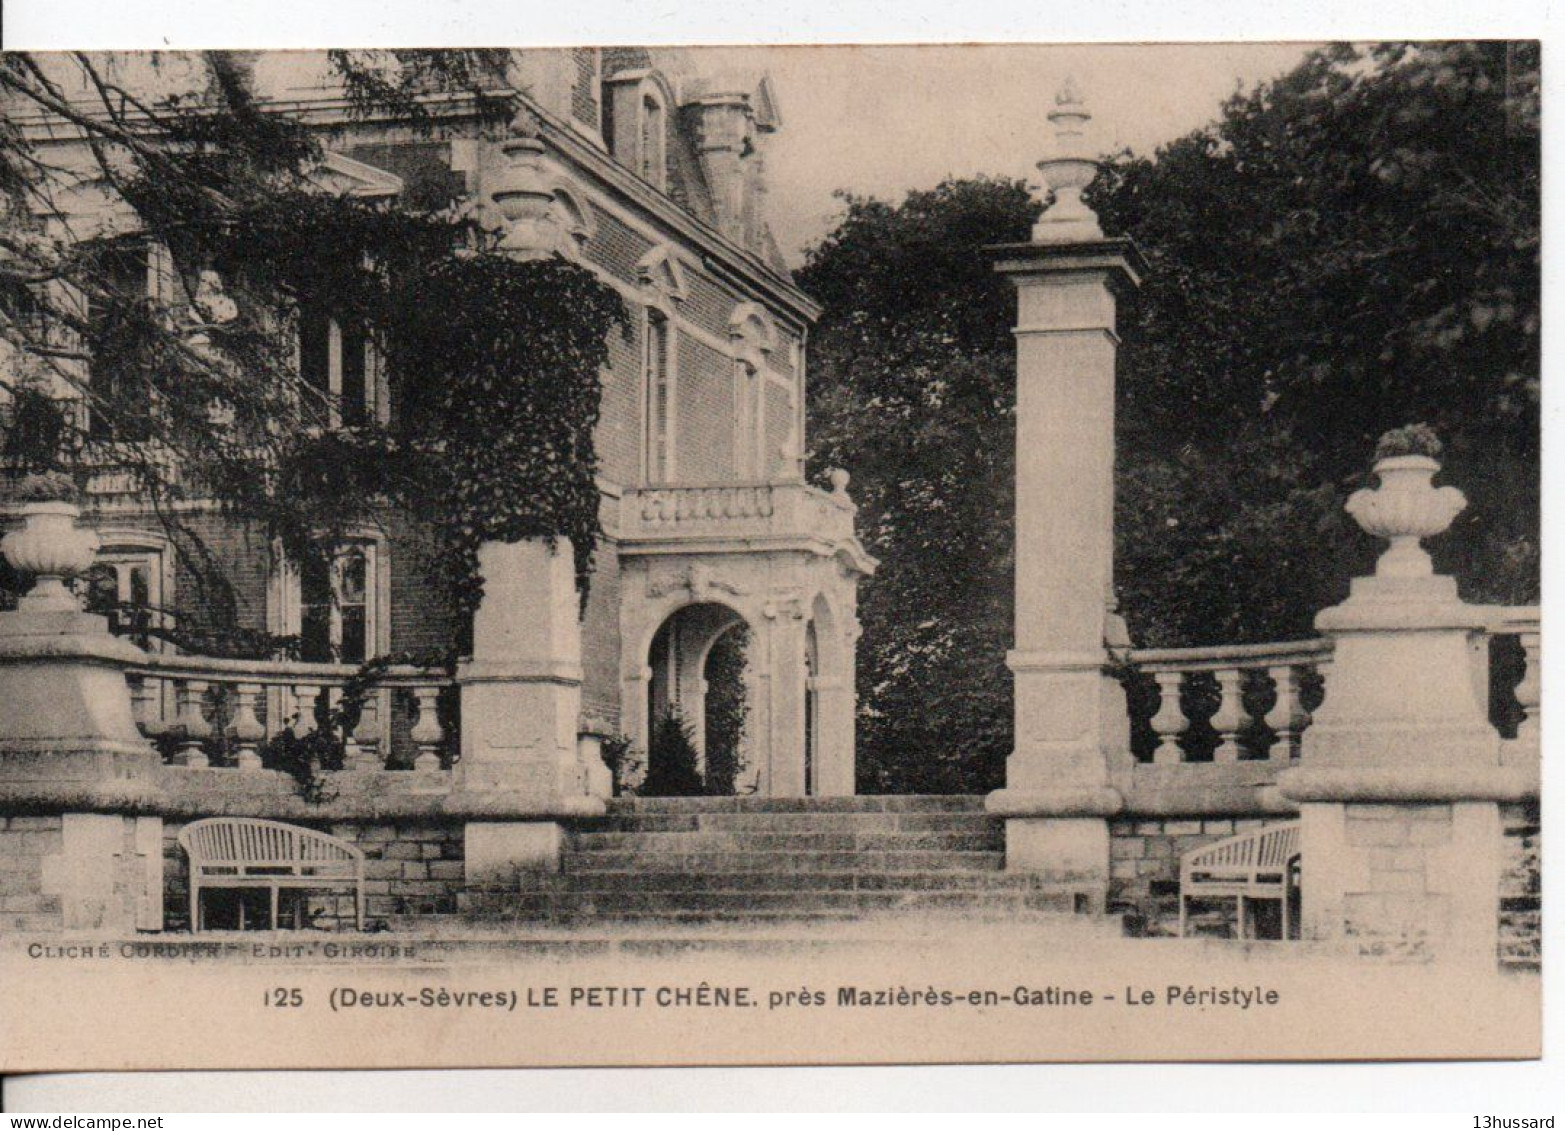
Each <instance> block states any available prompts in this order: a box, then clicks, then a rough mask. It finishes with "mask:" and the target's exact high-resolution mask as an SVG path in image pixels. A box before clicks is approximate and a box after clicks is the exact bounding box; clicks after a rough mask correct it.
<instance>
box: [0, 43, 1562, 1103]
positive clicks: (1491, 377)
mask: <svg viewBox="0 0 1565 1131" xmlns="http://www.w3.org/2000/svg"><path fill="white" fill-rule="evenodd" d="M1132 38H1133V37H1132ZM1542 56H1543V48H1542V44H1541V43H1540V42H1539V41H1538V40H1536V39H1526V38H1495V39H1439V40H1436V39H1402V40H1390V39H1386V40H1374V41H1359V40H1352V41H1325V40H1322V41H1311V42H1302V41H1300V42H1262V41H1247V42H1183V43H1160V42H1124V43H1060V44H1048V43H1042V42H1035V43H1022V42H1016V43H984V44H960V45H959V44H955V43H930V44H923V45H913V44H883V45H872V44H858V45H844V44H832V45H825V44H823V45H798V44H790V45H776V46H764V45H744V46H671V45H660V44H653V45H649V46H634V45H617V46H615V45H605V46H590V45H560V46H538V47H506V46H492V47H478V48H456V47H430V48H417V47H384V48H350V47H320V48H311V47H309V46H308V43H307V42H301V44H300V46H299V47H298V48H296V49H288V50H275V49H274V50H257V49H238V48H203V49H195V48H192V49H184V48H179V49H168V50H156V51H154V50H128V49H127V50H83V51H68V50H61V51H30V50H8V51H6V52H4V53H0V530H3V535H4V536H3V540H0V1069H3V1070H5V1071H13V1072H35V1071H65V1070H84V1069H89V1070H96V1069H102V1070H120V1069H196V1068H209V1069H258V1068H275V1069H294V1068H340V1069H350V1068H438V1067H449V1068H479V1067H497V1068H499V1067H504V1068H529V1067H551V1066H558V1067H566V1066H574V1067H617V1066H637V1065H666V1066H696V1065H839V1064H840V1065H877V1064H909V1063H931V1064H943V1063H976V1064H986V1063H1017V1062H1057V1061H1069V1062H1083V1061H1086V1062H1098V1061H1228V1060H1244V1061H1272V1060H1289V1061H1316V1060H1333V1061H1336V1060H1361V1059H1368V1060H1402V1059H1412V1060H1444V1059H1470V1058H1479V1059H1486V1060H1530V1059H1535V1058H1537V1057H1538V1056H1540V1055H1541V1050H1542V1026H1543V1014H1542V1004H1541V999H1542V994H1541V990H1540V983H1541V979H1542V966H1543V940H1542V935H1543V899H1542V876H1541V871H1540V858H1541V840H1542V821H1541V812H1542V810H1541V806H1540V794H1541V792H1542V790H1541V778H1540V765H1541V761H1542V760H1541V750H1542V747H1543V741H1542V737H1541V735H1542V730H1541V727H1542V720H1541V713H1540V702H1541V699H1542V691H1541V689H1542V682H1543V681H1542V679H1541V675H1540V673H1541V664H1542V651H1541V617H1540V596H1541V573H1540V562H1541V561H1542V560H1543V559H1544V554H1543V551H1542V542H1543V538H1542V533H1541V529H1542V522H1541V517H1542V516H1541V505H1542V504H1541V500H1542V491H1541V486H1540V484H1541V464H1540V453H1541V450H1542V442H1541V441H1542V429H1541V409H1542V399H1543V398H1542V392H1541V390H1542V378H1541V372H1542V371H1541V356H1542V348H1541V341H1542V328H1541V322H1542V312H1541V294H1542V275H1543V258H1542V237H1541V228H1542V213H1543V198H1542V191H1541V184H1542V166H1541V149H1542V146H1541V139H1542V122H1543V113H1542V89H1543V88H1542V84H1541V80H1540V74H1541V69H1542ZM1540 1114H1546V1113H1540Z"/></svg>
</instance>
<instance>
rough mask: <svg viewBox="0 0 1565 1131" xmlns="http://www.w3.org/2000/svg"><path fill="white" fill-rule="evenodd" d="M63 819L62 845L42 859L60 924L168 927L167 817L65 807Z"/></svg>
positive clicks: (45, 885) (44, 890) (44, 891)
mask: <svg viewBox="0 0 1565 1131" xmlns="http://www.w3.org/2000/svg"><path fill="white" fill-rule="evenodd" d="M59 822H60V835H59V846H58V850H57V851H56V852H54V853H53V854H52V855H49V856H46V857H44V858H43V860H42V866H41V869H40V873H39V879H40V883H39V892H40V895H41V896H42V898H43V900H44V901H45V903H46V904H47V905H51V906H57V907H58V909H59V915H60V926H61V927H62V928H63V929H65V930H67V931H78V930H80V931H98V932H104V933H122V932H124V933H128V932H130V931H136V930H142V931H160V930H162V929H163V820H162V818H160V817H125V816H120V815H118V814H111V813H65V814H63V815H62V816H61V817H60V818H59ZM0 843H4V842H3V841H0ZM7 903H8V905H9V901H7Z"/></svg>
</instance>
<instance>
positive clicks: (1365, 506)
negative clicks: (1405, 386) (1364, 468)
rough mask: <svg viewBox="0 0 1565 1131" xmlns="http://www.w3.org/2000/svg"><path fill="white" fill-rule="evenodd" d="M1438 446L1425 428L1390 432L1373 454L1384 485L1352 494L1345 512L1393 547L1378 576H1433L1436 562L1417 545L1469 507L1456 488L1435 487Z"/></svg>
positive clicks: (1382, 558)
mask: <svg viewBox="0 0 1565 1131" xmlns="http://www.w3.org/2000/svg"><path fill="white" fill-rule="evenodd" d="M1439 454H1440V442H1439V440H1438V439H1437V438H1436V437H1435V435H1434V432H1433V431H1432V430H1431V429H1429V428H1428V427H1427V426H1425V425H1412V426H1410V427H1408V428H1399V429H1396V430H1395V431H1392V432H1387V433H1386V434H1385V435H1384V436H1382V437H1381V438H1380V443H1379V445H1378V446H1377V447H1376V449H1375V456H1376V458H1375V474H1376V475H1377V476H1378V477H1379V478H1380V485H1379V486H1378V487H1375V488H1373V489H1371V488H1367V487H1366V488H1364V489H1362V490H1359V491H1355V492H1353V494H1352V495H1351V496H1350V497H1349V498H1348V502H1347V507H1346V509H1347V512H1348V513H1349V514H1351V515H1352V516H1353V519H1354V521H1355V522H1357V523H1358V524H1359V526H1360V527H1362V528H1363V529H1364V531H1365V532H1366V533H1369V534H1373V535H1374V536H1375V537H1377V538H1384V539H1386V540H1387V541H1388V542H1390V543H1391V546H1390V548H1389V549H1388V550H1386V552H1385V553H1384V554H1382V555H1381V556H1380V560H1379V561H1378V562H1377V563H1376V564H1375V576H1377V577H1429V576H1431V575H1432V574H1433V573H1434V563H1433V562H1431V561H1430V559H1429V555H1428V554H1427V553H1426V552H1425V551H1424V548H1423V546H1421V545H1420V544H1419V543H1420V542H1421V541H1422V540H1423V539H1425V538H1433V537H1434V536H1435V535H1437V534H1444V533H1445V532H1446V530H1448V529H1449V528H1450V526H1451V523H1452V522H1454V521H1455V520H1456V516H1457V515H1459V514H1461V513H1462V510H1463V509H1464V508H1465V507H1466V506H1467V497H1466V496H1465V495H1463V494H1462V492H1460V491H1458V490H1457V489H1456V488H1455V487H1436V486H1434V485H1433V483H1432V482H1431V481H1432V480H1433V479H1434V476H1435V472H1437V471H1439V470H1440V463H1439V461H1438V460H1437V459H1436V458H1435V457H1436V456H1438V455H1439Z"/></svg>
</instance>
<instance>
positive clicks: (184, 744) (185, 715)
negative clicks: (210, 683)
mask: <svg viewBox="0 0 1565 1131" xmlns="http://www.w3.org/2000/svg"><path fill="white" fill-rule="evenodd" d="M206 691H207V681H206V680H204V679H187V680H185V681H184V683H182V684H181V685H180V688H179V715H178V717H177V719H176V721H177V723H178V726H179V729H180V732H181V738H180V743H179V763H180V765H182V766H195V767H197V768H204V767H206V766H210V765H211V764H212V760H211V759H210V758H208V757H207V756H206V751H205V750H203V749H202V743H203V742H204V741H205V740H206V739H207V737H208V736H210V735H211V733H212V724H211V723H209V722H207V721H206V715H205V714H204V713H203V712H202V710H201V707H202V700H204V699H205V698H206Z"/></svg>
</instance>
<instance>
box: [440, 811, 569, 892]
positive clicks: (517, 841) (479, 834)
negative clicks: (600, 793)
mask: <svg viewBox="0 0 1565 1131" xmlns="http://www.w3.org/2000/svg"><path fill="white" fill-rule="evenodd" d="M564 841H565V833H564V830H562V829H561V828H560V826H559V824H558V823H556V822H554V821H469V822H468V823H467V826H466V828H465V829H464V831H463V840H462V853H463V856H462V859H463V869H464V872H463V880H464V882H465V883H466V884H467V886H468V887H472V888H505V887H513V886H515V884H516V882H517V880H518V879H519V878H520V877H521V875H522V874H523V873H524V872H530V871H532V872H553V871H558V870H559V866H560V849H561V847H562V846H563V844H564Z"/></svg>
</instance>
